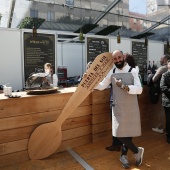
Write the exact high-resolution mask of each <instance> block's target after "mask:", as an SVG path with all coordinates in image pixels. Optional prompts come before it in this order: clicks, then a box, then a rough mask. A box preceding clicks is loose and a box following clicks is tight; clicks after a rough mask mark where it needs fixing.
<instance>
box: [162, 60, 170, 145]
mask: <svg viewBox="0 0 170 170" xmlns="http://www.w3.org/2000/svg"><path fill="white" fill-rule="evenodd" d="M167 67H168V71H167V72H165V73H163V74H162V77H161V82H160V88H161V91H162V106H163V107H164V109H165V121H166V125H165V127H166V133H167V134H166V136H167V142H168V143H170V60H168V61H167Z"/></svg>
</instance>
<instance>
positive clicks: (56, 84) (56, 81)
mask: <svg viewBox="0 0 170 170" xmlns="http://www.w3.org/2000/svg"><path fill="white" fill-rule="evenodd" d="M57 86H58V77H57V75H56V74H53V83H50V87H57Z"/></svg>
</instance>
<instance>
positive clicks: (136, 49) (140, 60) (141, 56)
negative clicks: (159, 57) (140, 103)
mask: <svg viewBox="0 0 170 170" xmlns="http://www.w3.org/2000/svg"><path fill="white" fill-rule="evenodd" d="M132 55H133V57H134V59H135V62H136V65H137V66H138V67H139V72H140V74H141V76H142V79H143V83H144V84H145V82H146V81H147V73H146V72H147V46H145V43H144V42H137V41H132Z"/></svg>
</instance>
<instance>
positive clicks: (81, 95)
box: [55, 53, 113, 125]
mask: <svg viewBox="0 0 170 170" xmlns="http://www.w3.org/2000/svg"><path fill="white" fill-rule="evenodd" d="M112 67H113V61H112V57H111V53H103V54H101V55H100V56H98V57H97V58H96V59H95V60H94V62H93V63H92V65H91V66H90V69H88V72H87V75H86V77H84V78H83V79H82V81H81V83H80V85H79V86H78V88H77V90H76V91H75V92H74V93H73V95H72V96H71V98H70V100H69V101H68V103H67V104H66V106H65V107H64V109H63V111H62V113H61V114H60V116H59V117H58V119H57V120H56V121H55V123H56V124H60V125H62V123H63V122H64V121H65V120H66V119H67V118H68V116H69V115H70V114H71V113H72V112H73V111H74V110H75V109H76V108H77V107H78V106H79V105H80V104H81V103H82V101H83V100H84V99H85V98H86V97H87V96H88V95H89V94H90V93H91V92H92V91H93V89H94V87H96V86H97V85H98V84H99V82H100V81H101V80H102V79H103V78H104V77H105V76H106V73H108V71H109V70H110V69H111V68H112Z"/></svg>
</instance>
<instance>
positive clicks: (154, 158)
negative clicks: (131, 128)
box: [0, 130, 170, 170]
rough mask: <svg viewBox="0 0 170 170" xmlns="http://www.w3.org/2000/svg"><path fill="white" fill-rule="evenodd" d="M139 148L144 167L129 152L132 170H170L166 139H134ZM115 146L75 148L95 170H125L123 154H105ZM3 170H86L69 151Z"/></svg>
mask: <svg viewBox="0 0 170 170" xmlns="http://www.w3.org/2000/svg"><path fill="white" fill-rule="evenodd" d="M134 143H135V144H136V145H137V146H142V147H144V148H145V153H144V160H143V164H142V165H141V166H140V167H136V166H135V165H134V163H135V161H134V157H133V154H132V152H131V151H129V152H128V158H129V162H130V164H131V167H130V168H129V169H130V170H169V169H170V144H168V143H167V142H166V135H165V133H164V134H158V133H155V132H152V131H151V130H149V131H146V132H144V133H143V135H142V136H141V137H138V138H134ZM110 144H111V139H106V140H105V141H101V142H97V143H90V144H87V145H84V146H80V147H75V148H72V149H73V150H74V151H75V152H76V153H77V154H78V155H79V156H80V157H81V158H82V159H83V160H85V161H86V162H87V164H89V165H90V166H91V167H92V168H93V169H94V170H121V169H124V168H123V167H122V166H121V163H120V161H119V156H120V152H110V151H107V150H105V147H106V146H109V145H110ZM0 170H84V168H83V166H81V164H79V163H78V162H77V161H76V160H75V159H74V158H73V157H72V156H71V155H70V154H69V153H68V152H67V151H64V152H61V153H58V154H54V155H52V156H51V157H49V158H47V159H44V160H29V161H26V162H22V163H19V164H15V165H12V166H6V167H3V168H0Z"/></svg>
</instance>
